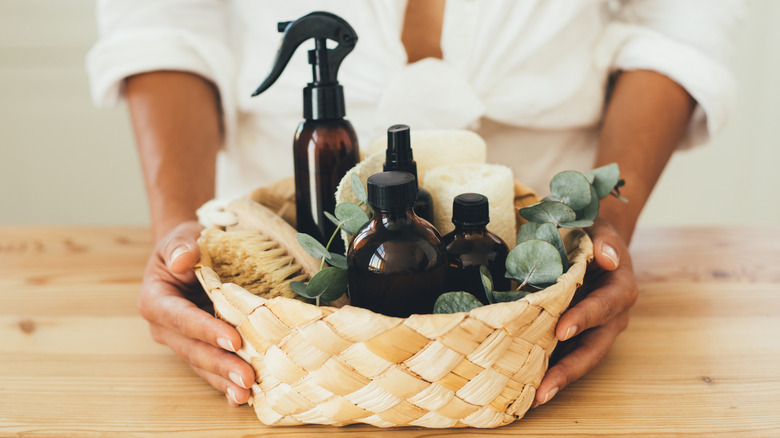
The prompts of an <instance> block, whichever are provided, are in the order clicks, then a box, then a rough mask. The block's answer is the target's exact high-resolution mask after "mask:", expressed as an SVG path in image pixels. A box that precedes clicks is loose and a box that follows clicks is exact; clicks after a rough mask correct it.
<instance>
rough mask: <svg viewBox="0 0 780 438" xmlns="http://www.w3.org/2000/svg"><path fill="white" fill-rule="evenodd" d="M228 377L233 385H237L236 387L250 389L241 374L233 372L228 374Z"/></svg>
mask: <svg viewBox="0 0 780 438" xmlns="http://www.w3.org/2000/svg"><path fill="white" fill-rule="evenodd" d="M228 377H230V380H232V381H233V383H235V384H236V385H238V386H240V387H242V388H244V389H249V387H248V386H246V385H245V384H244V378H243V377H241V375H240V374H238V373H234V372H233V371H231V372H229V373H228Z"/></svg>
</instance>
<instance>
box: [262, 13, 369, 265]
mask: <svg viewBox="0 0 780 438" xmlns="http://www.w3.org/2000/svg"><path fill="white" fill-rule="evenodd" d="M278 29H279V31H280V32H284V37H283V38H282V45H281V47H280V48H279V52H278V53H277V54H276V60H275V61H274V65H273V68H272V70H271V73H269V75H268V77H267V78H266V79H265V81H263V83H262V84H261V85H260V87H258V88H257V90H256V91H255V92H254V93H253V94H252V95H253V96H257V95H258V94H260V93H262V92H263V91H265V90H267V89H268V88H269V87H270V86H271V85H272V84H273V83H274V82H275V81H276V80H277V79H278V78H279V76H280V75H281V74H282V71H284V68H285V67H286V66H287V63H288V62H289V61H290V58H291V57H292V55H293V53H294V52H295V49H296V48H298V46H299V45H301V44H302V43H303V42H305V41H307V40H308V39H310V38H313V39H314V44H315V48H314V50H310V51H309V64H311V66H312V76H313V79H312V82H311V83H309V84H308V85H307V86H306V88H304V89H303V117H304V121H303V122H301V124H300V125H298V130H297V131H296V132H295V139H294V141H293V156H294V163H295V206H296V217H297V226H296V227H297V229H298V231H300V232H302V233H307V234H309V235H311V236H313V237H314V238H316V239H317V240H319V241H320V242H321V243H322V244H323V245H324V244H326V243H327V242H328V239H329V238H330V236H331V235H332V234H333V232H334V231H335V229H336V226H335V225H333V224H332V223H331V222H330V221H329V220H328V219H327V218H326V217H325V212H326V211H327V212H333V210H334V208H335V206H336V200H335V193H336V188H337V187H338V184H339V181H341V178H342V177H343V176H344V175H345V174H346V173H347V171H348V170H349V169H351V168H352V167H353V166H354V165H355V164H357V162H358V161H359V156H360V153H359V149H358V142H357V135H355V130H354V129H353V128H352V124H351V123H349V121H348V120H346V119H345V118H344V116H345V114H346V111H345V108H344V89H343V87H342V86H341V85H340V84H339V82H338V80H337V79H336V78H337V75H338V70H339V67H340V65H341V62H342V61H343V60H344V58H345V57H346V56H347V54H349V52H351V51H352V49H353V48H354V47H355V43H356V42H357V34H356V33H355V30H354V29H352V27H351V26H350V25H349V23H347V22H346V21H344V20H343V19H342V18H341V17H339V16H337V15H334V14H331V13H328V12H312V13H310V14H308V15H305V16H303V17H301V18H299V19H297V20H295V21H292V22H285V23H279V26H278ZM329 39H330V40H333V41H335V42H336V43H337V46H336V47H335V48H333V49H328V48H327V40H329ZM330 249H331V251H333V252H338V253H343V252H344V247H343V243H342V242H341V239H334V240H333V243H332V244H331V248H330Z"/></svg>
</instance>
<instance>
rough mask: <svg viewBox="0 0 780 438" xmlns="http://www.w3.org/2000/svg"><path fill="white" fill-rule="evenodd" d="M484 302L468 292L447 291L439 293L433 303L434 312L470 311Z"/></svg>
mask: <svg viewBox="0 0 780 438" xmlns="http://www.w3.org/2000/svg"><path fill="white" fill-rule="evenodd" d="M482 306H483V304H482V303H480V302H479V300H478V299H477V298H476V297H475V296H474V295H471V294H470V293H468V292H447V293H444V294H441V295H439V298H438V299H436V303H435V304H434V305H433V313H457V312H469V311H471V310H472V309H476V308H477V307H482Z"/></svg>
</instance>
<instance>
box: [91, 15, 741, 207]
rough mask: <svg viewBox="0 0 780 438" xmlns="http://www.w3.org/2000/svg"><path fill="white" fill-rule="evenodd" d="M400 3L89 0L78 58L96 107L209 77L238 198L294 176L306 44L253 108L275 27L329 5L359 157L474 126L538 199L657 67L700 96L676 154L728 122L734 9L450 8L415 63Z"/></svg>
mask: <svg viewBox="0 0 780 438" xmlns="http://www.w3.org/2000/svg"><path fill="white" fill-rule="evenodd" d="M405 7H406V2H405V1H403V0H371V1H368V0H341V1H339V0H336V1H316V0H304V1H300V0H296V1H290V0H274V1H270V0H263V1H253V0H235V1H226V0H100V1H99V2H98V11H97V15H98V23H99V28H100V40H99V41H98V42H97V43H96V44H95V46H94V47H93V49H92V50H91V51H90V53H89V55H88V58H87V69H88V72H89V76H90V83H91V90H92V95H93V99H94V101H95V103H96V104H97V105H100V106H110V105H114V104H116V103H117V102H119V101H120V98H121V96H122V88H123V87H122V84H123V79H124V78H126V77H127V76H129V75H132V74H137V73H142V72H148V71H154V70H181V71H188V72H193V73H197V74H199V75H202V76H204V77H205V78H208V79H209V80H211V81H212V82H214V84H216V86H217V88H218V89H219V93H220V98H221V104H222V111H223V115H224V126H225V128H226V139H225V144H224V147H223V149H222V151H221V153H220V155H219V158H218V168H217V194H218V197H223V198H233V197H236V196H240V195H242V194H244V193H246V192H247V191H249V190H252V189H254V188H256V187H259V186H261V185H263V184H266V183H269V182H271V181H274V180H276V179H279V178H282V177H287V176H291V175H292V173H293V166H292V142H293V138H292V137H293V133H294V132H295V129H296V127H297V124H298V123H299V122H300V120H301V119H302V95H303V94H302V89H303V87H304V86H305V85H306V84H307V83H308V82H310V81H311V67H310V66H309V65H308V63H307V61H306V52H307V50H309V49H310V48H313V43H304V44H303V45H302V47H299V49H298V50H297V51H296V53H295V55H294V56H293V59H292V60H291V61H290V63H289V65H288V66H287V69H286V71H285V72H284V73H283V74H282V76H281V78H280V79H279V80H278V81H277V83H276V84H274V86H273V87H271V89H269V90H268V91H266V92H265V93H264V94H262V95H260V96H258V97H255V98H252V97H250V95H251V93H252V91H254V89H255V88H256V87H257V86H258V85H259V84H260V82H262V80H263V79H264V78H265V76H266V75H267V73H268V71H269V70H270V68H271V64H272V62H273V59H274V56H275V53H276V50H277V48H278V45H279V42H280V40H281V34H279V33H278V32H277V30H276V28H277V26H276V23H277V22H279V21H289V20H294V19H296V18H299V17H301V16H303V15H305V14H307V13H309V12H311V11H315V10H327V11H330V12H333V13H335V14H337V15H340V16H341V17H343V18H344V19H346V20H347V21H348V22H349V23H350V24H351V25H352V26H353V28H354V29H355V30H356V32H357V34H358V37H359V39H358V43H357V45H356V48H355V50H354V51H353V52H352V53H351V54H350V55H349V56H348V57H347V58H346V59H345V61H344V62H343V64H342V67H341V69H340V72H339V81H340V82H341V84H342V85H343V86H344V89H345V99H346V109H347V118H348V119H349V120H350V121H351V122H352V124H353V125H354V127H355V129H356V131H357V133H358V138H359V142H360V143H361V144H362V145H364V146H367V145H368V144H369V143H370V141H371V140H373V139H375V138H376V137H377V136H381V135H384V131H385V129H386V128H387V127H388V126H390V125H392V124H396V123H406V124H409V125H410V126H411V127H412V129H448V128H454V129H459V128H467V129H473V130H476V131H477V132H478V133H480V134H481V135H482V136H483V137H484V138H485V140H486V141H487V143H488V159H489V161H490V162H494V163H500V164H505V165H508V166H510V167H511V168H512V169H513V171H514V173H515V178H516V179H519V180H521V181H524V182H526V183H527V184H529V185H531V186H532V187H534V188H536V189H537V190H541V191H544V189H545V188H546V184H547V182H548V181H549V180H550V178H551V177H552V176H553V175H554V174H555V173H556V172H558V171H560V170H564V169H578V170H586V169H588V168H590V167H592V165H593V158H594V156H595V152H596V148H597V146H598V132H597V131H598V127H599V124H600V122H601V119H602V115H603V111H604V96H605V92H606V87H607V81H608V78H609V75H610V74H611V73H613V72H615V71H619V70H633V69H648V70H654V71H658V72H660V73H662V74H664V75H666V76H668V77H670V78H671V79H673V80H674V81H676V82H677V83H679V84H681V85H682V86H683V87H684V88H685V89H686V90H687V91H688V92H689V93H690V94H691V95H692V96H693V97H694V98H695V99H696V101H697V103H698V106H697V108H696V110H695V113H694V116H693V119H692V120H691V123H690V126H689V128H688V130H687V133H686V135H685V138H684V140H683V141H682V143H681V147H687V146H692V145H696V144H701V143H704V142H706V141H707V140H708V139H709V138H710V136H712V135H713V134H714V133H716V132H718V131H719V130H720V129H722V127H723V125H724V123H725V121H726V119H727V117H728V113H729V110H730V107H731V104H732V97H733V93H734V88H735V85H734V81H733V78H732V76H731V73H730V71H729V68H728V62H729V59H730V56H731V52H732V50H733V46H734V42H735V33H736V31H737V27H738V25H739V23H740V22H741V20H742V19H743V16H744V5H743V1H742V0H719V1H716V2H713V1H711V0H638V1H632V0H624V1H619V0H613V1H600V0H482V1H480V0H448V1H447V3H446V10H445V15H444V24H443V31H442V39H441V47H442V51H443V59H442V60H438V59H426V60H422V61H420V62H417V63H414V64H407V58H406V52H405V50H404V47H403V44H402V43H401V39H400V35H401V30H402V25H403V17H404V11H405ZM309 46H311V47H309Z"/></svg>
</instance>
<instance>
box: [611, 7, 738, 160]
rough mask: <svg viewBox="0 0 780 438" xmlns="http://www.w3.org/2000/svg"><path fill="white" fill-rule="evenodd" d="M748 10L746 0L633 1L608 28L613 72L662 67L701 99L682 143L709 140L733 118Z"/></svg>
mask: <svg viewBox="0 0 780 438" xmlns="http://www.w3.org/2000/svg"><path fill="white" fill-rule="evenodd" d="M744 15H745V4H744V0H719V1H711V0H683V1H681V0H628V1H624V2H623V5H622V8H620V10H619V12H618V14H617V17H616V18H617V21H616V22H614V23H613V24H612V25H610V26H609V28H608V29H607V31H606V33H605V37H604V40H603V41H604V42H605V43H606V44H607V45H608V46H611V48H612V49H614V50H610V53H612V54H613V56H614V58H613V59H612V66H611V69H612V70H613V71H619V70H640V69H644V70H653V71H657V72H659V73H662V74H664V75H666V76H668V77H669V78H671V79H672V80H674V81H675V82H677V83H678V84H680V85H681V86H682V87H683V88H685V89H686V90H687V91H688V93H690V94H691V96H693V98H694V99H696V102H697V103H698V105H697V108H696V109H695V111H694V114H693V117H692V119H691V123H690V125H689V127H688V130H687V132H686V135H685V137H684V138H683V140H682V142H681V145H680V147H681V148H686V147H691V146H695V145H699V144H702V143H706V142H707V141H708V140H709V139H710V138H711V136H712V135H714V134H716V133H718V132H720V131H721V130H722V128H723V126H724V125H725V123H726V121H727V120H728V117H729V113H730V111H731V108H732V105H733V100H734V93H735V88H736V83H735V81H734V78H733V76H732V73H731V71H730V69H729V63H730V61H731V57H732V55H733V52H734V46H735V43H736V36H737V31H738V30H739V29H738V28H739V27H740V24H741V22H742V21H743V19H744Z"/></svg>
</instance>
